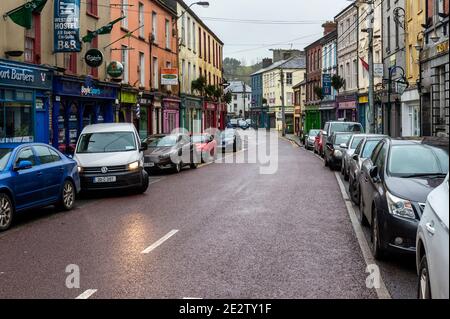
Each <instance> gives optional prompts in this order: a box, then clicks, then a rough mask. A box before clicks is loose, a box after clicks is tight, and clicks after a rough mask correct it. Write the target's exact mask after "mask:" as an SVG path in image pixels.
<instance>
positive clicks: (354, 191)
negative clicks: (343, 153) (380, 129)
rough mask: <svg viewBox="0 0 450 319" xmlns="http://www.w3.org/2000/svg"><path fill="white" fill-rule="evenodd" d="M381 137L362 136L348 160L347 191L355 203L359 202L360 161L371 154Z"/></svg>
mask: <svg viewBox="0 0 450 319" xmlns="http://www.w3.org/2000/svg"><path fill="white" fill-rule="evenodd" d="M383 138H384V137H383V136H369V135H367V136H365V137H363V139H362V140H361V141H360V142H359V144H358V146H357V147H356V149H355V151H354V154H353V155H352V156H351V157H350V159H349V160H348V164H347V165H348V174H349V183H348V191H349V193H350V198H351V199H352V200H353V202H354V203H355V204H357V205H359V204H360V203H359V202H360V190H359V176H360V173H361V166H362V163H363V162H364V161H365V160H366V159H367V158H369V157H370V156H371V155H372V152H373V150H374V149H375V147H376V146H377V144H378V142H379V141H381V140H382V139H383Z"/></svg>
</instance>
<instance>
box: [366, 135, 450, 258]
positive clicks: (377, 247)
mask: <svg viewBox="0 0 450 319" xmlns="http://www.w3.org/2000/svg"><path fill="white" fill-rule="evenodd" d="M448 142H449V140H448V138H417V139H390V138H385V139H383V140H381V141H380V142H379V143H378V144H377V146H376V147H375V149H374V151H373V152H372V155H371V157H370V158H368V159H366V160H365V161H364V162H363V164H362V168H361V174H360V178H359V189H360V201H361V204H360V206H361V207H360V209H359V214H358V215H359V216H358V218H359V220H360V222H361V223H362V224H368V225H370V228H371V250H372V253H373V255H374V257H375V258H381V257H383V256H384V255H385V253H386V252H392V251H395V252H406V253H415V250H416V231H417V226H418V223H419V220H420V218H421V215H422V212H423V209H424V208H425V203H426V199H427V196H428V194H429V193H430V192H431V191H432V190H433V189H434V188H435V187H437V186H439V185H440V184H441V183H442V182H443V181H444V179H445V177H446V174H447V173H448V165H449V164H448V160H449V158H448Z"/></svg>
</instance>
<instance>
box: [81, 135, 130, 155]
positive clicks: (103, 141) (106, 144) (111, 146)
mask: <svg viewBox="0 0 450 319" xmlns="http://www.w3.org/2000/svg"><path fill="white" fill-rule="evenodd" d="M135 150H136V140H135V138H134V134H133V132H102V133H86V134H83V135H81V137H80V142H79V143H78V147H77V153H111V152H128V151H135Z"/></svg>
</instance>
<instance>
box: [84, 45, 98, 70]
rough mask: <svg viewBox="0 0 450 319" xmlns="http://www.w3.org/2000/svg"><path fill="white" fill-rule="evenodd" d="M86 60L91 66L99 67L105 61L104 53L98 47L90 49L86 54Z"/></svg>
mask: <svg viewBox="0 0 450 319" xmlns="http://www.w3.org/2000/svg"><path fill="white" fill-rule="evenodd" d="M84 60H85V61H86V64H87V65H88V66H90V67H91V68H98V67H99V66H100V65H102V63H103V53H102V51H100V50H98V49H90V50H88V51H87V52H86V54H85V55H84Z"/></svg>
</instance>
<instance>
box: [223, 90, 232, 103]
mask: <svg viewBox="0 0 450 319" xmlns="http://www.w3.org/2000/svg"><path fill="white" fill-rule="evenodd" d="M232 100H233V94H232V93H231V91H228V92H227V93H225V94H224V95H223V101H224V102H225V103H227V104H230V103H231V101H232Z"/></svg>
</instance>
